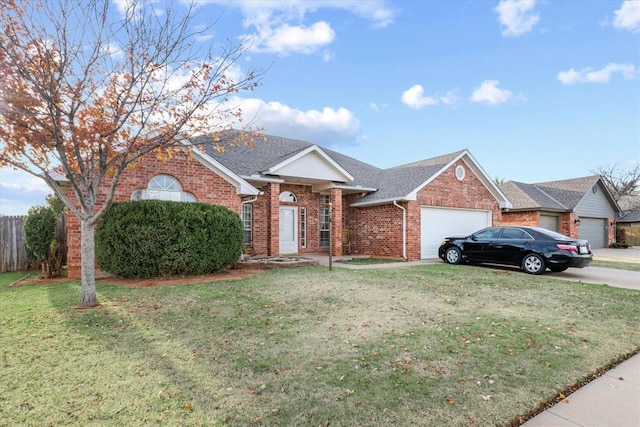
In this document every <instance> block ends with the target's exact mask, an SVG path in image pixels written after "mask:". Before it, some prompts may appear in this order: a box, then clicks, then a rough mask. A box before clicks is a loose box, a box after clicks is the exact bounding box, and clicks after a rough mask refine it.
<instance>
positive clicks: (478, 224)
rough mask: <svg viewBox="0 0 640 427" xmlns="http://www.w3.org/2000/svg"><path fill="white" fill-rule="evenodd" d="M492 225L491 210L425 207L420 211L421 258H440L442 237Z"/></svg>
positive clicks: (466, 232) (464, 234)
mask: <svg viewBox="0 0 640 427" xmlns="http://www.w3.org/2000/svg"><path fill="white" fill-rule="evenodd" d="M489 226H491V211H485V210H473V209H446V208H432V207H424V208H422V209H421V212H420V258H422V259H427V258H438V248H439V247H440V243H442V239H444V238H445V237H451V236H467V235H469V234H471V233H473V232H474V231H478V230H480V229H481V228H484V227H489Z"/></svg>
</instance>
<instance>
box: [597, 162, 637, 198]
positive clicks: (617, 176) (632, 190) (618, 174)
mask: <svg viewBox="0 0 640 427" xmlns="http://www.w3.org/2000/svg"><path fill="white" fill-rule="evenodd" d="M592 172H593V173H595V174H598V175H600V178H602V181H604V183H605V185H606V186H607V188H608V189H609V191H610V192H611V195H612V196H613V198H614V199H615V200H616V202H619V201H620V200H622V199H623V198H625V197H627V196H637V195H639V194H640V191H639V190H640V165H635V166H634V167H629V168H628V169H624V168H622V167H620V166H618V165H617V164H614V165H613V166H607V167H600V168H598V169H596V170H595V171H592Z"/></svg>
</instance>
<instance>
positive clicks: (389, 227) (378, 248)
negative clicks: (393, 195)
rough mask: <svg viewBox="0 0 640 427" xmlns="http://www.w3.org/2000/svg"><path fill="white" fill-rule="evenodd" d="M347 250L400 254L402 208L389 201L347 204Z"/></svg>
mask: <svg viewBox="0 0 640 427" xmlns="http://www.w3.org/2000/svg"><path fill="white" fill-rule="evenodd" d="M347 227H348V228H349V235H350V238H351V254H353V255H371V256H375V257H385V258H402V211H401V210H400V209H399V208H397V207H396V206H394V205H392V204H386V205H379V206H370V207H364V208H350V209H349V213H348V221H347Z"/></svg>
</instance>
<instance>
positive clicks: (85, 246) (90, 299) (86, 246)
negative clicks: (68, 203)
mask: <svg viewBox="0 0 640 427" xmlns="http://www.w3.org/2000/svg"><path fill="white" fill-rule="evenodd" d="M94 235H95V225H94V224H92V223H90V222H89V220H86V219H84V220H80V240H81V243H80V252H81V254H82V264H81V267H80V268H81V278H82V297H81V299H80V307H96V306H98V305H99V303H98V296H97V295H96V263H95V258H96V253H95V240H94Z"/></svg>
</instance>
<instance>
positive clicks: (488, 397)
mask: <svg viewBox="0 0 640 427" xmlns="http://www.w3.org/2000/svg"><path fill="white" fill-rule="evenodd" d="M480 397H481V398H482V400H485V401H489V400H491V398H492V397H493V396H492V395H490V394H487V395H486V396H483V395H480Z"/></svg>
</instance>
